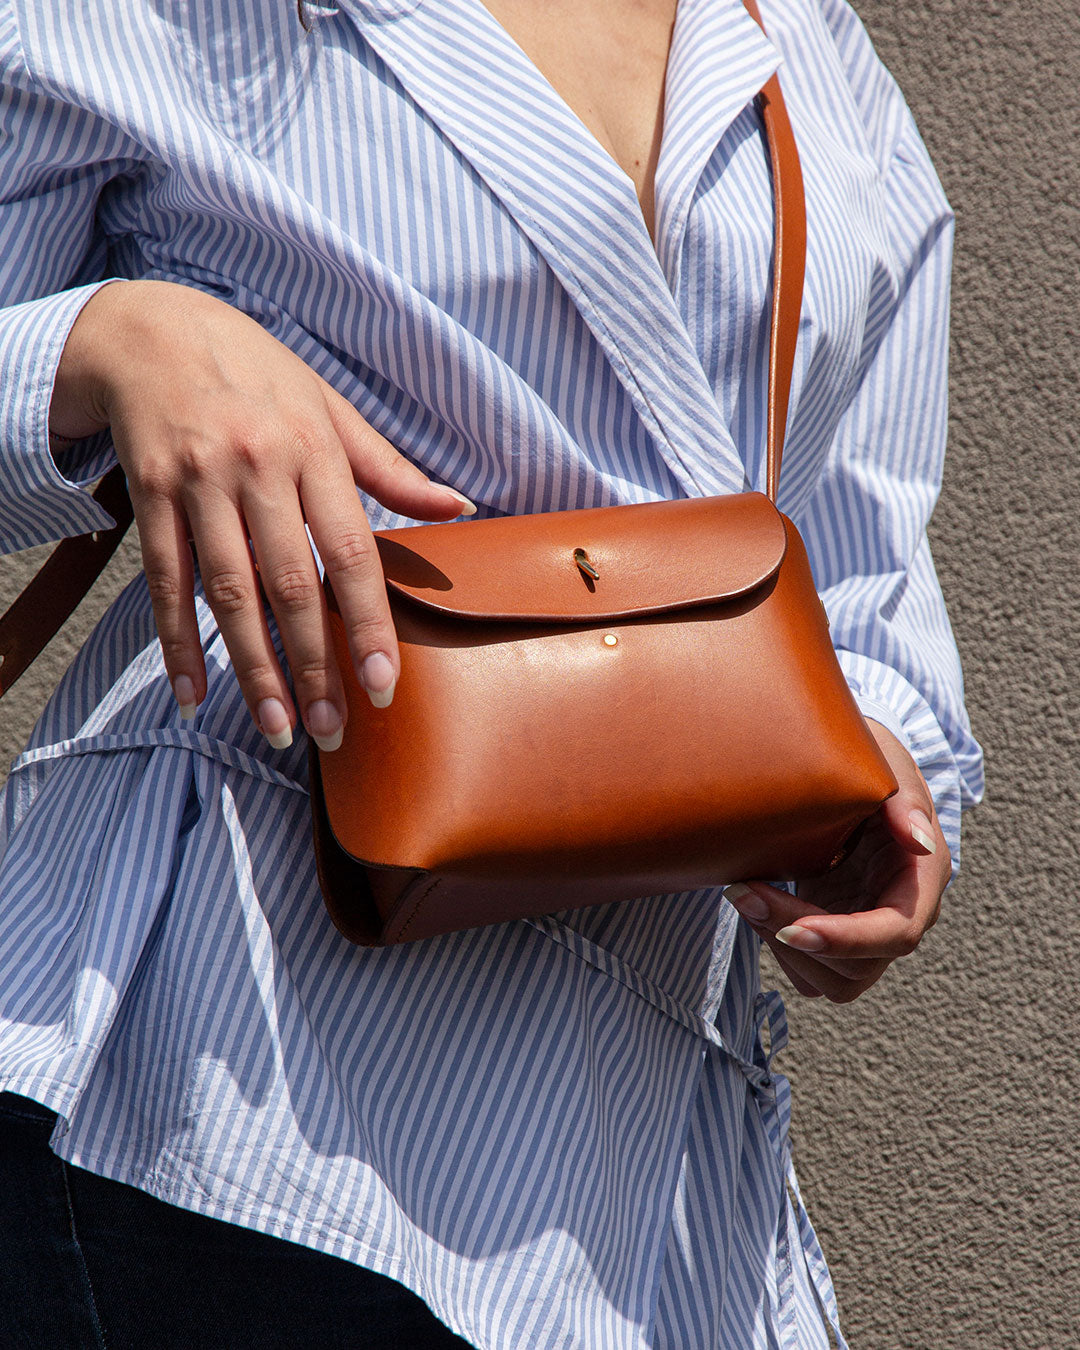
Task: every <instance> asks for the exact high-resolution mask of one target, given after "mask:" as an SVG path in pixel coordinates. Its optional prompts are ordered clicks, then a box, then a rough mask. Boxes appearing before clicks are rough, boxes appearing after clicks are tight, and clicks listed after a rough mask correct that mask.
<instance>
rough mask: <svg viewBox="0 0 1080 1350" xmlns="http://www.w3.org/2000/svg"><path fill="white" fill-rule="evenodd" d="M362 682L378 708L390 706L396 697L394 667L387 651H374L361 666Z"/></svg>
mask: <svg viewBox="0 0 1080 1350" xmlns="http://www.w3.org/2000/svg"><path fill="white" fill-rule="evenodd" d="M360 683H361V684H362V685H363V686H364V688H365V689H366V690H367V694H368V698H369V699H371V701H372V703H373V704H374V705H375V707H376V708H388V707H389V706H390V700H391V699H392V698H393V697H394V685H395V683H396V680H395V678H394V667H393V666H392V665H391V664H390V658H389V657H388V656H387V655H386V653H385V652H372V653H371V655H370V656H368V657H365V658H364V664H363V665H362V666H361V667H360Z"/></svg>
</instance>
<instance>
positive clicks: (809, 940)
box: [776, 924, 825, 952]
mask: <svg viewBox="0 0 1080 1350" xmlns="http://www.w3.org/2000/svg"><path fill="white" fill-rule="evenodd" d="M776 940H777V941H778V942H783V943H784V944H785V946H788V947H794V948H795V950H796V951H799V952H819V951H821V949H822V947H824V946H825V939H824V938H823V937H822V936H821V934H820V933H815V932H814V930H813V929H812V928H800V927H798V925H797V924H790V925H789V926H788V927H787V928H781V929H779V930H778V932H777V934H776Z"/></svg>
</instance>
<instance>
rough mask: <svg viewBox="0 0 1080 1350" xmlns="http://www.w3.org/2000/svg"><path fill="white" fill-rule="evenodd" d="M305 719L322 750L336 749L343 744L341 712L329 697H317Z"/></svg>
mask: <svg viewBox="0 0 1080 1350" xmlns="http://www.w3.org/2000/svg"><path fill="white" fill-rule="evenodd" d="M304 720H305V721H306V722H307V728H308V731H309V732H310V733H311V739H312V740H313V741H314V742H315V744H316V745H317V746H318V747H319V749H320V750H326V751H330V750H336V749H337V748H338V746H340V745H341V737H342V735H343V734H344V733H343V729H342V725H341V714H340V713H339V712H338V710H337V709H336V708H335V707H334V705H333V704H332V703H331V702H330V701H329V700H328V699H325V698H320V699H316V700H315V702H314V703H313V704H312V705H311V706H310V707H309V708H308V710H307V717H306V718H305V719H304Z"/></svg>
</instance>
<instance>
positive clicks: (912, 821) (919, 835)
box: [908, 811, 937, 853]
mask: <svg viewBox="0 0 1080 1350" xmlns="http://www.w3.org/2000/svg"><path fill="white" fill-rule="evenodd" d="M908 823H909V825H910V826H911V837H912V839H914V840H915V842H916V843H917V844H922V846H923V848H924V849H926V851H927V853H936V852H937V844H936V843H935V842H934V827H933V825H931V824H930V821H929V819H928V817H927V815H926V813H925V812H924V811H912V813H911V815H909V816H908Z"/></svg>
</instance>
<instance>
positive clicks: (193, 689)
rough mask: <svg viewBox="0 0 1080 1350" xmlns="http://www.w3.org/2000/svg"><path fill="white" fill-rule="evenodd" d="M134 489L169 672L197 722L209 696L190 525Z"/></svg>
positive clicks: (165, 502) (161, 501)
mask: <svg viewBox="0 0 1080 1350" xmlns="http://www.w3.org/2000/svg"><path fill="white" fill-rule="evenodd" d="M129 486H130V489H131V496H132V506H133V507H134V510H135V515H136V517H137V519H138V522H139V542H140V545H141V548H142V560H143V570H144V572H145V574H146V585H147V589H148V590H149V592H150V603H151V605H152V606H153V610H154V621H155V623H156V624H157V630H158V636H159V638H160V640H161V650H162V654H163V656H164V660H165V671H166V673H167V675H168V677H169V683H170V684H171V685H172V688H173V693H174V695H175V697H176V701H177V703H178V704H179V705H180V715H181V717H184V718H192V717H194V716H195V710H196V708H197V706H198V704H200V703H201V702H202V700H203V699H204V698H205V697H206V664H205V662H204V660H203V650H202V640H201V638H200V636H199V621H198V618H197V616H196V613H195V597H194V568H193V566H192V560H191V548H190V546H189V545H188V523H187V520H186V519H185V517H184V515H183V513H182V512H181V511H179V510H178V509H177V507H176V506H175V505H174V504H173V503H172V502H171V501H170V500H169V499H168V498H167V497H158V496H153V495H151V494H147V493H141V492H139V491H138V489H137V487H136V485H135V484H134V483H132V484H130V485H129Z"/></svg>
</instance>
